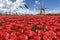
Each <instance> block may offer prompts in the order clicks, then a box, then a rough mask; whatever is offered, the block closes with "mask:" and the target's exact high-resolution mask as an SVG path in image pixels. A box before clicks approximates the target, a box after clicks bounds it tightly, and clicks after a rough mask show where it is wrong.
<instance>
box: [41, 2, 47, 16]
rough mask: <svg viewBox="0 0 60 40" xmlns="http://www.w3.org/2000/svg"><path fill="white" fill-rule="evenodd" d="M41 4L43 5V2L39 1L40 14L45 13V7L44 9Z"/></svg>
mask: <svg viewBox="0 0 60 40" xmlns="http://www.w3.org/2000/svg"><path fill="white" fill-rule="evenodd" d="M43 6H44V3H43V2H41V9H40V15H45V9H46V8H44V7H43Z"/></svg>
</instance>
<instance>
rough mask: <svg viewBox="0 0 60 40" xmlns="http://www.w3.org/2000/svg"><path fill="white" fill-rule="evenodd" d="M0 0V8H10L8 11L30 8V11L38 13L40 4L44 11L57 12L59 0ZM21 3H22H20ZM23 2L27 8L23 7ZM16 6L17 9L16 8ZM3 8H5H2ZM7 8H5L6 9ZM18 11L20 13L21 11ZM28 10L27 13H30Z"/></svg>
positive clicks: (59, 6) (22, 10) (59, 8)
mask: <svg viewBox="0 0 60 40" xmlns="http://www.w3.org/2000/svg"><path fill="white" fill-rule="evenodd" d="M23 1H24V0H4V1H3V0H0V2H1V3H0V9H2V8H3V7H6V8H10V9H11V10H10V11H13V12H15V13H16V12H18V13H19V12H20V10H21V12H24V13H25V12H26V10H30V12H32V13H38V12H40V9H41V6H42V5H43V6H42V7H44V8H47V9H46V13H59V12H60V0H25V1H24V2H23ZM22 3H23V4H22ZM24 4H26V5H27V6H28V8H29V9H25V8H24V6H23V5H24ZM19 6H22V7H23V9H21V8H19ZM16 8H18V10H17V9H16ZM4 10H5V9H4ZM7 10H9V9H6V10H5V11H7ZM14 10H15V11H14ZM16 10H17V11H16ZM21 12H20V13H21ZM30 12H29V11H28V13H30Z"/></svg>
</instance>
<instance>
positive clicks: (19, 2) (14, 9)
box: [0, 0, 37, 14]
mask: <svg viewBox="0 0 60 40" xmlns="http://www.w3.org/2000/svg"><path fill="white" fill-rule="evenodd" d="M24 1H25V0H16V1H15V2H12V1H10V0H0V12H4V13H13V14H15V13H18V14H20V13H22V14H25V13H26V14H29V13H30V14H33V13H37V12H35V11H34V10H33V11H31V10H29V9H28V8H26V7H25V2H24Z"/></svg>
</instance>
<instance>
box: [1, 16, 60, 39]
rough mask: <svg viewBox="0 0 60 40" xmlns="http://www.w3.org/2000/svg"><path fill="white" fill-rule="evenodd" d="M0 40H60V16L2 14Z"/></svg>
mask: <svg viewBox="0 0 60 40" xmlns="http://www.w3.org/2000/svg"><path fill="white" fill-rule="evenodd" d="M0 40H60V16H0Z"/></svg>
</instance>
